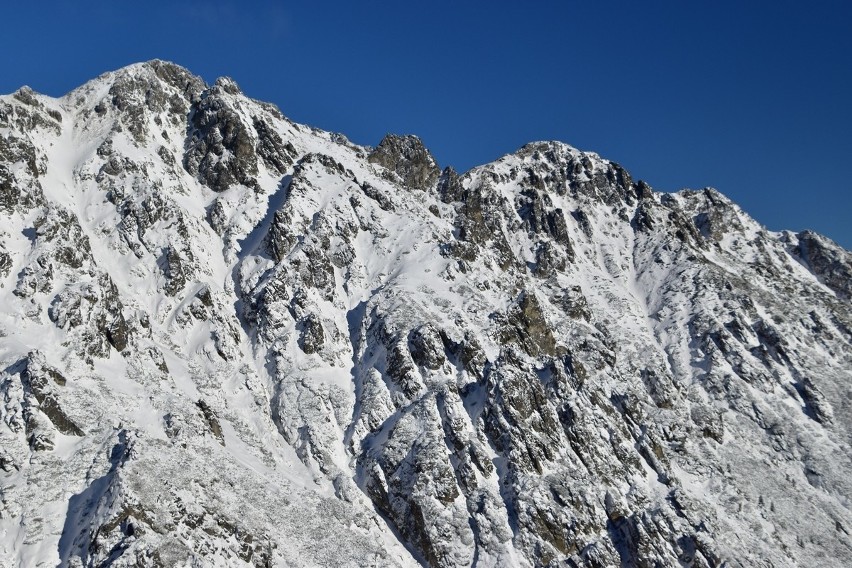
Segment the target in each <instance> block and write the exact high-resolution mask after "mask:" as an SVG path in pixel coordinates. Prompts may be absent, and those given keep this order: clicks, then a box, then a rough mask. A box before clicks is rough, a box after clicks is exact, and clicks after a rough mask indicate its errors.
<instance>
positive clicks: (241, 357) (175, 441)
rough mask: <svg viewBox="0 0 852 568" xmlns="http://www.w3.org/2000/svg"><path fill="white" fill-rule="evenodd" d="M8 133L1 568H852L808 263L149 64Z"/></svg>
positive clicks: (846, 312)
mask: <svg viewBox="0 0 852 568" xmlns="http://www.w3.org/2000/svg"><path fill="white" fill-rule="evenodd" d="M0 133H2V136H0V215H2V228H0V277H2V281H0V285H2V287H0V307H2V311H0V359H2V368H0V369H2V375H0V391H2V395H3V397H2V405H1V406H0V417H2V423H0V441H1V442H2V444H0V470H2V471H0V479H2V489H0V565H3V566H38V565H45V566H48V565H49V566H55V565H57V563H59V564H61V565H67V566H106V565H110V566H113V565H114V566H174V565H193V566H195V565H197V566H207V565H214V564H217V563H218V564H221V565H235V566H237V565H255V566H265V565H270V566H277V565H299V566H308V565H316V566H326V565H341V566H368V565H376V566H388V565H400V566H408V565H417V564H418V563H421V564H428V565H434V566H470V565H478V566H496V565H501V566H504V565H513V566H540V565H552V566H601V567H603V566H618V565H623V566H677V565H683V566H720V565H723V564H726V565H729V566H737V565H742V566H756V565H764V566H787V565H796V564H804V565H811V566H820V565H822V566H830V565H835V566H836V565H844V564H852V539H850V536H849V532H848V531H850V530H852V512H850V509H849V506H850V505H849V498H850V496H852V478H850V477H849V475H848V474H849V471H852V452H851V451H850V442H852V414H850V412H852V411H850V409H849V404H848V401H849V400H850V399H852V347H850V346H852V305H850V294H852V289H850V275H852V255H850V253H849V252H848V251H845V250H843V249H842V248H840V247H838V246H836V245H835V244H833V243H832V242H831V241H829V240H828V239H826V238H824V237H821V236H819V235H816V234H814V233H810V232H805V233H800V234H793V233H789V232H784V233H772V232H769V231H767V230H765V229H764V228H763V227H761V226H760V225H758V224H757V223H756V222H755V221H754V220H752V219H751V218H750V217H749V216H748V215H746V214H745V213H744V212H743V211H742V210H740V209H739V208H738V207H737V206H736V205H735V204H733V203H731V202H730V201H729V200H728V199H726V198H725V197H724V196H723V195H721V194H719V193H718V192H716V191H714V190H712V189H705V190H701V191H682V192H679V193H676V194H661V193H657V192H654V191H653V190H652V189H651V188H650V187H649V186H648V185H647V184H645V183H644V182H637V181H634V180H632V179H631V177H630V175H629V174H628V173H627V172H626V171H624V170H623V169H622V168H621V167H619V166H618V165H617V164H614V163H612V162H609V161H607V160H604V159H602V158H600V157H598V156H597V155H595V154H591V153H587V152H581V151H578V150H576V149H574V148H572V147H570V146H567V145H564V144H561V143H557V142H541V143H534V144H529V145H527V146H524V147H523V148H521V149H520V150H518V151H517V152H516V153H514V154H511V155H507V156H504V157H503V158H501V159H500V160H497V161H496V162H493V163H491V164H487V165H484V166H481V167H478V168H474V169H473V170H471V171H469V172H467V173H464V174H458V173H456V172H455V171H453V170H452V169H449V168H447V169H445V170H444V171H441V170H440V169H439V167H438V165H437V164H436V163H435V160H434V159H433V158H432V156H431V155H430V154H429V152H428V150H427V149H426V148H425V147H424V146H423V144H422V143H421V142H420V141H419V140H418V139H417V138H416V137H412V136H388V137H387V138H385V140H383V141H382V142H381V144H379V145H378V147H376V148H375V149H370V148H366V147H361V146H356V145H354V144H351V143H349V142H348V141H347V140H346V139H345V138H344V137H343V136H340V135H337V134H331V133H327V132H322V131H318V130H315V129H311V128H308V127H305V126H301V125H298V124H294V123H292V122H290V121H289V120H287V119H286V118H285V117H284V116H282V115H281V113H280V112H279V111H278V110H277V109H276V108H274V107H273V106H271V105H268V104H265V103H260V102H257V101H253V100H251V99H249V98H247V97H246V96H244V95H243V94H242V93H241V92H240V90H239V87H238V86H237V85H236V84H235V83H234V82H233V81H231V80H229V79H219V80H217V81H216V83H215V84H214V85H213V86H208V85H206V84H205V83H204V82H203V81H202V80H201V79H199V78H197V77H194V76H193V75H191V74H190V73H189V72H187V71H186V70H184V69H182V68H180V67H177V66H175V65H172V64H169V63H164V62H160V61H152V62H149V63H144V64H139V65H134V66H131V67H128V68H125V69H122V70H119V71H116V72H113V73H108V74H106V75H103V76H101V77H99V78H98V79H95V80H93V81H92V82H90V83H88V84H86V85H84V86H82V87H80V88H79V89H77V90H75V91H72V92H71V93H69V94H68V95H66V96H65V97H62V98H60V99H52V98H49V97H45V96H42V95H38V94H36V93H33V92H32V91H31V90H28V89H26V88H25V89H21V90H20V91H18V92H17V93H15V94H13V95H9V96H5V97H2V98H0Z"/></svg>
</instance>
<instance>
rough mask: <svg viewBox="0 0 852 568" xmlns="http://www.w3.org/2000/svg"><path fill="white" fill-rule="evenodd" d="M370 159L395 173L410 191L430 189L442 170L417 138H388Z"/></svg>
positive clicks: (372, 153)
mask: <svg viewBox="0 0 852 568" xmlns="http://www.w3.org/2000/svg"><path fill="white" fill-rule="evenodd" d="M367 159H368V160H369V161H370V162H372V163H374V164H379V165H381V166H384V167H385V168H387V169H388V170H390V171H392V172H394V173H395V174H397V175H398V176H399V179H400V180H402V183H403V184H404V185H405V186H407V187H413V188H415V189H422V190H424V191H425V190H427V189H429V188H431V187H432V186H433V185H434V184H435V182H436V181H438V176H439V175H440V174H441V169H440V168H439V167H438V164H436V163H435V159H434V158H433V157H432V154H430V153H429V150H427V149H426V147H425V146H423V142H421V141H420V138H418V137H417V136H411V135H408V136H397V135H395V134H388V135H387V136H385V137H384V138H383V139H382V141H381V143H380V144H379V146H378V147H377V148H376V149H375V150H373V151H372V152H371V153H370V155H369V156H368V157H367Z"/></svg>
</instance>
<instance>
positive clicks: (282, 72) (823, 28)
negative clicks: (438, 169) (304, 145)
mask: <svg viewBox="0 0 852 568" xmlns="http://www.w3.org/2000/svg"><path fill="white" fill-rule="evenodd" d="M0 49H2V51H3V53H4V57H3V63H2V67H0V71H2V73H0V92H4V93H8V92H11V91H13V90H15V89H16V88H18V87H19V86H21V85H23V84H28V85H30V86H31V87H33V88H34V89H35V90H37V91H40V92H43V93H47V94H50V95H61V94H64V93H65V92H67V91H68V90H70V89H71V88H73V87H75V86H77V85H79V84H81V83H83V82H85V81H86V80H88V79H90V78H92V77H95V76H97V75H99V74H100V73H101V72H104V71H107V70H111V69H115V68H118V67H121V66H124V65H126V64H129V63H133V62H137V61H143V60H148V59H153V58H161V59H167V60H171V61H174V62H176V63H179V64H181V65H183V66H185V67H188V68H189V69H190V70H192V71H193V72H195V73H196V74H199V75H201V76H202V77H204V78H205V79H206V80H207V81H208V82H212V81H213V80H214V79H215V78H216V77H217V76H219V75H230V76H232V77H234V78H235V79H236V80H237V82H239V83H240V85H241V87H242V88H243V90H244V91H245V92H246V93H247V94H248V95H249V96H252V97H254V98H258V99H262V100H268V101H272V102H274V103H276V104H277V105H278V106H279V107H280V108H281V110H282V111H283V112H284V114H286V115H288V116H289V117H290V118H292V119H293V120H296V121H299V122H305V123H308V124H311V125H314V126H318V127H320V128H324V129H327V130H334V131H338V132H343V133H344V134H346V135H347V136H348V137H349V138H350V139H352V140H353V141H355V142H358V143H361V144H372V145H375V144H377V143H378V142H379V140H380V139H381V137H382V136H383V135H384V134H385V133H386V132H396V133H414V134H418V135H419V136H420V137H421V138H422V139H423V140H424V142H425V143H426V145H427V146H428V147H429V148H430V149H431V150H432V152H433V153H434V155H435V156H436V158H437V159H438V161H439V163H440V164H441V165H442V166H443V165H453V166H455V167H456V168H457V169H459V170H465V169H467V168H469V167H471V166H474V165H476V164H480V163H484V162H487V161H491V160H493V159H495V158H497V157H499V156H501V155H502V154H505V153H507V152H511V151H513V150H515V149H516V148H518V147H519V146H521V145H522V144H524V143H525V142H528V141H531V140H542V139H557V140H562V141H564V142H568V143H569V144H572V145H574V146H576V147H578V148H581V149H583V150H592V151H595V152H598V153H599V154H601V155H602V156H604V157H606V158H609V159H612V160H615V161H617V162H619V163H620V164H622V165H623V166H624V167H626V168H627V169H628V170H629V171H630V172H631V173H632V174H633V175H634V177H636V178H641V179H645V180H647V181H648V182H649V183H650V184H651V185H653V186H654V187H655V188H656V189H660V190H664V191H673V190H677V189H680V188H682V187H693V188H700V187H704V186H707V185H710V186H714V187H716V188H718V189H719V190H720V191H722V192H723V193H726V194H727V195H729V196H730V197H731V198H732V199H734V200H735V201H737V202H738V203H739V204H740V205H742V206H743V208H744V209H745V210H746V211H748V212H749V213H751V214H752V215H753V216H754V217H755V218H757V219H758V220H759V221H760V222H762V223H763V224H765V225H767V226H768V227H769V228H770V229H773V230H779V229H784V228H788V229H793V230H800V229H805V228H812V229H814V230H817V231H819V232H821V233H824V234H826V235H828V236H830V237H831V238H833V239H835V240H836V241H838V242H839V243H840V244H842V245H844V246H846V247H847V248H852V108H850V107H852V2H850V1H848V0H843V1H812V2H807V3H805V2H791V1H786V0H774V1H770V0H765V1H742V0H740V1H736V2H730V1H727V0H715V1H713V2H684V1H682V0H679V1H652V0H649V1H648V2H636V1H626V0H625V1H622V2H608V1H595V2H588V1H586V2H574V1H567V0H563V1H557V0H553V1H541V2H500V1H491V2H484V1H482V2H479V1H461V0H457V1H455V2H445V1H443V0H441V1H432V2H401V1H394V2H391V1H388V2H379V1H368V0H365V1H361V2H358V1H352V0H350V1H339V2H299V3H296V2H287V1H279V2H268V1H267V2H261V1H257V2H250V1H246V2H236V1H225V0H209V1H206V2H201V1H184V2H179V1H178V2H164V1H157V0H149V1H144V2H124V1H104V0H81V1H79V2H36V1H34V2H31V3H29V5H25V3H24V2H17V3H14V4H13V5H10V6H6V7H5V8H4V10H3V33H2V34H0Z"/></svg>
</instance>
